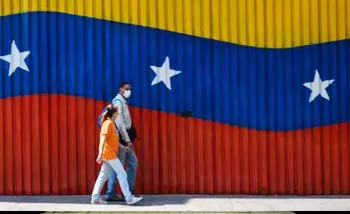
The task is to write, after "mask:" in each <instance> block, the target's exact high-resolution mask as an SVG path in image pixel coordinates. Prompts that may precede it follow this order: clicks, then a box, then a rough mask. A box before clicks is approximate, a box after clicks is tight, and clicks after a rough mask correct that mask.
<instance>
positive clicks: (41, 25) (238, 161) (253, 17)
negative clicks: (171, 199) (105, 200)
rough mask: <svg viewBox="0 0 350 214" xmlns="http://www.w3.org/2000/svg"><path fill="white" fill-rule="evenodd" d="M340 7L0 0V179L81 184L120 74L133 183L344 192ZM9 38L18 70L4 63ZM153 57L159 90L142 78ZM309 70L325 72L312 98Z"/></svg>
mask: <svg viewBox="0 0 350 214" xmlns="http://www.w3.org/2000/svg"><path fill="white" fill-rule="evenodd" d="M349 14H350V2H349V1H347V0H247V1H240V0H236V1H231V0H218V1H214V0H211V1H210V0H191V1H187V0H159V1H157V0H139V1H133V0H131V1H122V0H120V1H117V0H61V1H54V0H28V1H25V0H0V15H1V17H0V56H2V60H0V194H9V195H12V194H16V195H22V194H89V193H90V192H91V191H92V186H93V184H94V182H95V179H96V176H97V173H98V170H99V165H97V164H96V163H95V158H96V155H97V148H98V133H99V129H98V127H97V116H98V114H99V113H100V111H101V110H102V108H103V106H104V105H106V104H107V103H108V101H110V100H111V99H112V98H113V97H114V96H115V95H116V93H117V92H118V83H119V82H120V81H121V80H129V81H131V82H132V84H133V95H132V96H133V97H132V99H131V100H130V106H131V113H132V116H133V120H134V124H135V126H136V128H137V130H138V131H139V135H140V140H139V141H137V142H136V145H135V146H136V152H137V155H138V159H139V171H138V177H137V191H138V192H139V193H218V194H221V193H223V194H298V195H310V194H349V193H350V189H349V181H350V179H349V167H350V159H349V155H348V154H349V151H350V145H349V143H350V140H349V133H350V127H349V119H350V113H349V107H350V89H349V86H348V85H349V82H350V70H349V69H350V65H349V61H350V44H349V43H350V42H349V38H350V15H349ZM13 41H15V44H16V47H17V48H18V50H19V52H23V51H30V54H29V55H28V56H27V58H26V59H23V57H25V56H21V57H22V60H24V63H26V64H27V66H28V68H29V70H30V71H29V72H27V71H25V69H23V66H22V67H18V68H16V69H15V70H14V72H13V73H12V74H11V75H9V69H11V66H10V65H9V64H11V65H12V68H13V66H15V61H14V59H15V57H14V56H15V55H16V53H15V52H14V49H13ZM10 53H11V57H12V58H11V60H12V61H11V60H10V61H11V62H8V61H6V60H5V59H6V57H5V56H7V55H8V54H10ZM16 56H19V55H18V54H17V55H16ZM166 57H168V59H169V60H170V68H171V69H174V70H178V71H181V74H178V75H177V76H173V77H171V84H172V87H171V90H170V89H169V88H168V87H166V85H165V84H164V83H165V82H164V83H163V82H160V83H159V84H156V85H151V82H152V79H153V78H154V77H155V74H154V72H153V71H152V69H151V68H150V66H158V67H161V66H162V64H163V62H165V59H166ZM18 60H20V58H18ZM21 65H23V62H22V64H21ZM163 65H164V64H163ZM316 70H318V72H319V75H320V78H321V79H322V80H323V81H324V80H334V82H332V83H330V85H329V86H327V87H325V86H324V85H322V84H321V85H319V87H320V89H319V91H321V89H325V90H326V92H327V93H328V94H327V95H328V96H329V97H328V99H326V95H325V94H324V93H323V94H322V95H321V93H320V94H319V96H318V97H317V98H315V99H314V100H312V101H311V102H310V98H309V96H310V93H311V91H310V90H309V89H308V88H306V87H304V86H303V84H304V83H306V82H312V81H313V80H315V76H314V75H315V74H316ZM322 80H321V81H322ZM321 83H322V82H321ZM322 87H323V88H322ZM313 92H314V91H313ZM315 93H316V91H315Z"/></svg>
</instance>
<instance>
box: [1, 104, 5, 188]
mask: <svg viewBox="0 0 350 214" xmlns="http://www.w3.org/2000/svg"><path fill="white" fill-rule="evenodd" d="M4 112H5V111H4V102H1V100H0V118H1V119H0V193H2V192H5V167H4V165H5V161H6V159H5V138H4V137H5V136H4V135H5V134H4V129H5V128H4V127H5V126H4V123H5V115H4Z"/></svg>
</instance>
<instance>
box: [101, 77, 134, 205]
mask: <svg viewBox="0 0 350 214" xmlns="http://www.w3.org/2000/svg"><path fill="white" fill-rule="evenodd" d="M130 96H131V84H130V83H129V82H122V83H121V84H120V85H119V94H118V95H117V96H116V97H115V98H114V99H113V101H112V103H113V104H114V105H117V106H118V110H119V116H118V117H117V119H116V125H117V128H118V131H119V134H120V136H119V138H120V139H121V143H122V144H123V145H124V146H125V147H124V148H120V149H119V152H118V157H119V159H120V161H121V162H122V164H124V162H125V163H126V167H127V170H126V173H127V176H128V183H129V187H130V192H131V193H132V194H134V193H135V183H136V172H137V157H136V154H135V151H134V147H133V142H132V140H134V139H130V138H133V137H135V136H130V135H133V134H135V133H132V132H131V131H130V130H132V129H133V126H132V121H131V116H130V112H129V108H128V103H127V99H128V98H129V97H130ZM116 183H117V175H116V173H115V172H112V173H111V174H110V176H109V179H108V187H107V191H106V201H121V200H124V199H123V198H121V197H117V196H116V192H115V186H116Z"/></svg>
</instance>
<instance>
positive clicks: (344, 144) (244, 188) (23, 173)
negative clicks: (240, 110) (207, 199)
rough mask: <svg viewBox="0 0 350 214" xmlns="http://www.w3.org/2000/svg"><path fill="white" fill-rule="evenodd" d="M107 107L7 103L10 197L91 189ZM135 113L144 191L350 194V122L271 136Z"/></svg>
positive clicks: (71, 100)
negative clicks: (99, 119) (100, 116)
mask: <svg viewBox="0 0 350 214" xmlns="http://www.w3.org/2000/svg"><path fill="white" fill-rule="evenodd" d="M104 105H106V102H101V101H95V100H91V99H84V98H81V97H73V96H62V95H57V96H56V95H40V96H39V95H32V96H24V97H15V98H9V99H3V100H0V112H1V116H2V118H3V119H2V120H1V121H0V128H1V129H0V140H1V141H2V142H3V143H2V144H1V145H0V154H3V155H2V156H1V158H0V160H3V161H2V163H0V176H1V177H0V181H1V184H0V194H10V195H11V194H90V193H91V190H92V186H93V184H94V182H95V179H96V177H97V174H98V171H99V169H100V166H99V165H97V164H96V163H95V158H96V155H97V147H98V133H99V128H98V127H97V123H96V122H97V116H98V114H99V113H100V111H101V110H102V108H103V106H104ZM131 113H132V116H133V118H134V125H135V126H136V128H137V130H138V133H139V140H138V141H137V142H136V144H135V149H136V153H137V156H138V159H139V171H138V178H137V182H138V183H137V192H138V193H219V194H222V193H223V194H225V193H228V194H242V193H246V194H299V195H309V194H350V190H349V170H350V169H349V167H350V164H349V161H350V159H349V155H348V154H349V149H350V147H349V143H350V142H349V131H350V126H349V123H342V124H335V125H330V126H324V127H320V128H311V129H305V130H297V131H289V132H266V131H257V130H249V129H245V128H239V127H235V126H229V125H224V124H219V123H214V122H210V121H204V120H200V119H196V118H183V117H180V116H179V115H175V114H167V113H164V112H156V111H151V110H147V109H141V108H135V107H131ZM17 118H19V119H17ZM16 119H17V120H16ZM18 133H20V134H18Z"/></svg>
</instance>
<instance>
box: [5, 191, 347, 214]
mask: <svg viewBox="0 0 350 214" xmlns="http://www.w3.org/2000/svg"><path fill="white" fill-rule="evenodd" d="M89 201H90V196H89V195H64V196H0V210H1V211H24V210H27V211H109V212H110V211H123V212H152V213H153V212H232V211H236V212H238V211H241V212H246V211H269V212H271V211H310V210H320V211H332V210H334V211H339V210H350V196H309V197H303V196H251V195H249V196H248V195H144V200H143V201H142V202H141V203H139V204H138V205H135V206H127V205H125V204H124V203H114V204H107V205H92V204H89Z"/></svg>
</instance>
